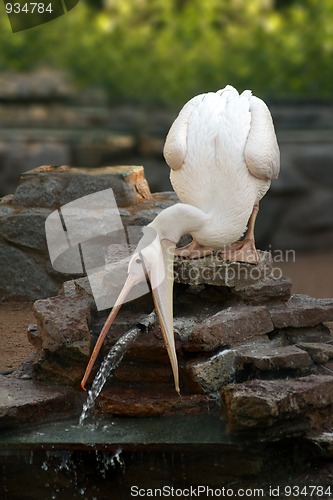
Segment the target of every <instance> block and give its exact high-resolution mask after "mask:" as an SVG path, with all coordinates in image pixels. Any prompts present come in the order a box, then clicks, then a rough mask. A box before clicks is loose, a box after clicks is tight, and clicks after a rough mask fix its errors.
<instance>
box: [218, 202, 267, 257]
mask: <svg viewBox="0 0 333 500" xmlns="http://www.w3.org/2000/svg"><path fill="white" fill-rule="evenodd" d="M258 212H259V203H256V204H255V205H254V207H253V210H252V214H251V217H250V219H249V227H248V231H247V233H246V236H245V238H244V239H243V240H241V241H236V243H232V244H231V245H228V246H226V247H225V248H224V249H223V250H220V251H219V252H218V255H219V257H220V258H221V259H222V260H226V261H232V262H246V263H247V264H258V262H259V255H258V252H257V249H256V245H255V241H254V225H255V222H256V218H257V215H258Z"/></svg>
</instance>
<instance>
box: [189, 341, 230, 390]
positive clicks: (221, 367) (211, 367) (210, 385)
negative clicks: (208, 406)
mask: <svg viewBox="0 0 333 500" xmlns="http://www.w3.org/2000/svg"><path fill="white" fill-rule="evenodd" d="M235 354H236V353H235V351H234V350H232V349H228V350H225V351H221V352H219V353H218V354H216V355H215V356H212V357H211V358H209V359H208V360H205V361H195V362H191V363H187V365H186V372H187V374H188V376H189V377H190V380H191V382H192V383H193V384H194V385H195V386H196V388H197V389H199V391H200V392H201V391H203V392H206V393H211V392H215V391H218V390H219V389H220V388H221V387H222V386H223V385H226V384H228V383H229V382H231V381H232V380H233V379H234V377H235V374H236V364H235Z"/></svg>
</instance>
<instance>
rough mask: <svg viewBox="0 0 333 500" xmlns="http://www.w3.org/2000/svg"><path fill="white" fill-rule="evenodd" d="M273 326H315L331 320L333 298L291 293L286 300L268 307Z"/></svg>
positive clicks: (332, 317) (332, 319)
mask: <svg viewBox="0 0 333 500" xmlns="http://www.w3.org/2000/svg"><path fill="white" fill-rule="evenodd" d="M269 309H270V314H271V318H272V321H273V323H274V327H275V328H287V327H296V328H300V327H303V326H307V327H309V326H315V325H318V324H319V323H323V322H324V321H333V299H316V298H313V297H309V296H308V295H293V296H292V297H291V298H290V299H289V300H288V301H287V302H282V303H279V304H276V305H271V306H270V307H269Z"/></svg>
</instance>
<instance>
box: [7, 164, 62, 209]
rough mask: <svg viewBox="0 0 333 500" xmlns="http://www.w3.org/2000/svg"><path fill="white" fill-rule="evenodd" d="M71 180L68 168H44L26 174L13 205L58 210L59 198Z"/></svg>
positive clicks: (15, 195) (16, 192) (17, 190)
mask: <svg viewBox="0 0 333 500" xmlns="http://www.w3.org/2000/svg"><path fill="white" fill-rule="evenodd" d="M69 179H70V174H69V168H68V167H53V166H42V167H38V168H35V169H34V170H30V171H28V172H25V173H24V174H23V175H22V176H21V179H20V184H19V186H18V188H17V189H16V191H15V194H14V196H13V200H12V203H13V204H14V205H21V206H28V207H47V208H58V207H59V206H60V203H59V198H60V196H61V195H62V192H63V191H64V189H66V186H67V185H68V183H69Z"/></svg>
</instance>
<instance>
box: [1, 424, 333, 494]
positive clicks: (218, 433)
mask: <svg viewBox="0 0 333 500" xmlns="http://www.w3.org/2000/svg"><path fill="white" fill-rule="evenodd" d="M306 453H307V451H306V450H305V451H304V449H302V451H300V444H299V443H298V442H297V440H296V441H295V440H289V441H288V440H287V441H285V440H284V441H281V442H279V441H278V440H276V441H275V442H273V443H272V442H269V440H267V439H265V440H259V439H258V438H255V437H254V436H252V437H251V436H247V437H245V436H238V437H232V436H230V434H228V433H227V432H226V429H225V427H224V425H223V422H221V421H220V420H219V419H218V418H216V417H213V416H209V415H205V416H194V415H193V416H185V417H184V416H182V417H160V418H156V417H154V418H111V419H108V420H98V421H96V422H95V421H91V418H90V421H89V422H88V423H86V424H84V425H79V423H78V418H77V419H75V420H69V421H62V422H61V421H59V422H54V423H48V424H44V425H39V426H38V427H37V426H36V427H34V426H31V427H26V428H23V429H20V430H15V431H7V432H2V433H1V434H0V499H1V500H7V499H8V500H16V499H17V500H25V499H26V500H30V499H31V500H38V499H43V500H47V499H54V500H68V499H76V498H79V499H87V500H94V499H96V500H103V499H108V500H109V499H112V500H129V499H131V498H227V497H231V498H244V491H247V492H248V493H251V492H253V494H252V495H249V494H247V495H246V496H247V497H249V496H250V497H253V498H255V497H258V498H259V497H260V498H265V499H266V498H267V499H269V498H273V496H272V495H271V493H270V488H273V487H275V488H276V487H277V486H280V485H281V484H287V485H288V484H290V483H291V476H290V471H291V470H293V471H296V465H295V464H297V467H298V466H299V465H300V464H301V465H302V462H301V460H302V461H303V462H304V459H305V460H306V461H307V465H306V467H305V469H304V471H303V472H302V473H301V476H297V475H295V477H294V480H295V481H296V482H297V481H301V482H302V481H305V478H306V477H310V476H309V472H310V475H311V471H313V470H314V468H313V467H312V465H311V462H310V461H309V457H308V456H307V455H306ZM300 457H302V459H301V460H300ZM295 474H296V472H295ZM316 477H317V476H315V479H316ZM317 479H318V481H319V484H320V483H322V479H321V478H320V477H318V478H317ZM309 480H311V481H313V478H311V477H310V479H309ZM191 488H192V490H191ZM200 488H201V489H200ZM256 489H257V491H256ZM332 493H333V489H332ZM275 497H276V498H286V497H284V496H281V495H280V496H278V497H277V496H275ZM289 498H290V496H289ZM312 498H317V497H316V496H315V495H313V496H312ZM318 498H330V497H329V496H325V495H321V496H318Z"/></svg>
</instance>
